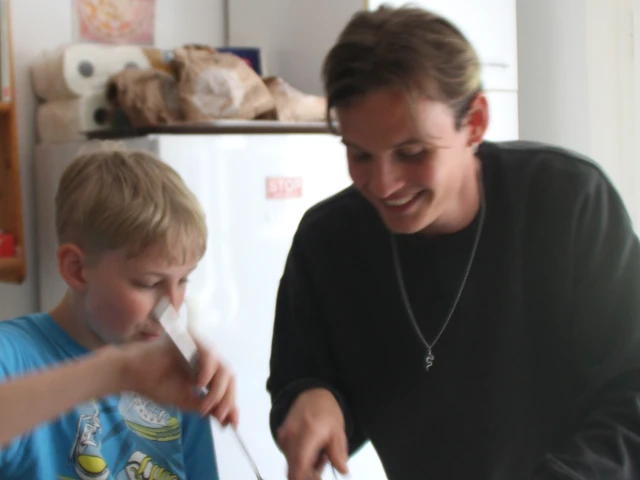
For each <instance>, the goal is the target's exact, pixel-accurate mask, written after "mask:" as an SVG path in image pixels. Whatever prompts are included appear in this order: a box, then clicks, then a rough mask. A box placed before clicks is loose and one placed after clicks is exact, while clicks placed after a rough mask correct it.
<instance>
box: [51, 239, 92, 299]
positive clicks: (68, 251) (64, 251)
mask: <svg viewBox="0 0 640 480" xmlns="http://www.w3.org/2000/svg"><path fill="white" fill-rule="evenodd" d="M86 269H87V256H86V255H85V253H84V252H83V251H82V249H81V248H80V247H78V246H77V245H74V244H73V243H65V244H63V245H60V247H58V270H59V271H60V275H61V276H62V279H63V280H64V281H65V282H66V283H67V285H69V288H71V289H73V290H75V291H78V292H82V291H84V290H85V289H86V288H87V279H86Z"/></svg>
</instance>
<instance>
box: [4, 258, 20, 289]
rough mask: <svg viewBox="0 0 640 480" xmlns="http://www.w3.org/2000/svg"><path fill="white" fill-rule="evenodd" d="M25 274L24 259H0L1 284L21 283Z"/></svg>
mask: <svg viewBox="0 0 640 480" xmlns="http://www.w3.org/2000/svg"><path fill="white" fill-rule="evenodd" d="M25 274H26V264H25V261H24V258H20V257H18V258H0V278H1V279H2V281H3V282H10V283H22V282H23V281H24V278H25Z"/></svg>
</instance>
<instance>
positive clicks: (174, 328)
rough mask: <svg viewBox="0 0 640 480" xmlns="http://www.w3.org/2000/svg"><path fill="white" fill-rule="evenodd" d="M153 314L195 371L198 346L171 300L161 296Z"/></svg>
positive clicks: (235, 431)
mask: <svg viewBox="0 0 640 480" xmlns="http://www.w3.org/2000/svg"><path fill="white" fill-rule="evenodd" d="M152 315H153V317H154V318H155V319H156V320H157V321H158V322H159V323H160V325H162V328H164V331H165V332H166V333H167V336H168V337H169V338H170V339H171V341H172V342H173V343H174V345H175V346H176V347H177V348H178V350H179V351H180V353H181V354H182V357H183V358H184V359H185V360H186V362H187V366H188V368H189V369H190V370H191V371H195V369H196V368H197V365H198V347H197V346H196V344H195V342H194V340H193V337H192V336H191V333H190V332H189V330H188V329H187V326H186V324H184V322H181V321H180V316H179V315H178V312H177V311H176V309H175V308H174V307H173V305H172V304H171V301H169V299H168V298H167V297H163V298H161V299H160V301H159V302H158V304H157V305H156V306H155V308H154V309H153V312H152ZM207 393H209V390H208V389H207V388H206V387H202V388H201V389H200V391H199V392H198V394H199V395H202V396H205V395H207ZM231 431H232V432H233V434H234V436H235V437H236V440H237V441H238V444H239V445H240V448H241V449H242V452H243V453H244V456H245V458H246V459H247V460H248V462H249V464H250V465H251V468H252V470H253V473H254V474H255V476H256V479H257V480H264V478H262V475H260V471H259V470H258V466H257V465H256V462H255V460H254V459H253V456H252V455H251V453H249V450H248V449H247V446H246V444H245V443H244V441H243V440H242V437H240V434H239V433H238V429H237V428H236V427H234V426H232V428H231Z"/></svg>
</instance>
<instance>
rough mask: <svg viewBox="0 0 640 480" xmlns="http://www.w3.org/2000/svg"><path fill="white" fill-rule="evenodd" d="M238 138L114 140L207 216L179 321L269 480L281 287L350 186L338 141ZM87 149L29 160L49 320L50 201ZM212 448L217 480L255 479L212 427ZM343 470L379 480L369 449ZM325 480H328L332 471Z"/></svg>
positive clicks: (280, 475) (228, 439) (52, 292)
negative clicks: (226, 366) (325, 210)
mask: <svg viewBox="0 0 640 480" xmlns="http://www.w3.org/2000/svg"><path fill="white" fill-rule="evenodd" d="M240 127H241V126H240ZM240 127H239V128H238V129H237V131H235V132H234V131H232V130H233V129H232V130H231V131H230V130H229V129H227V130H226V132H227V133H213V134H211V133H210V134H202V133H201V134H164V133H163V134H152V135H145V136H141V137H134V138H129V139H123V140H120V141H122V142H123V143H124V144H125V145H126V146H127V147H128V148H132V149H144V150H148V151H151V152H153V153H155V154H157V155H158V156H159V157H160V158H161V159H162V160H164V161H165V162H167V163H168V164H170V165H171V166H172V167H173V168H175V169H176V170H177V171H178V173H179V174H180V175H181V176H182V177H183V178H184V180H185V181H186V183H187V184H188V186H189V188H191V189H192V190H193V191H194V192H195V194H196V195H197V196H198V198H199V200H200V202H201V204H202V206H203V207H204V211H205V212H206V216H207V223H208V228H209V240H208V248H207V253H206V255H205V257H204V258H203V259H202V261H201V262H200V264H199V266H198V268H197V269H196V270H195V271H194V272H193V274H192V275H191V277H190V282H189V286H188V288H187V300H186V307H187V308H186V310H187V312H188V313H189V318H190V320H191V321H193V322H194V325H195V327H196V329H197V330H198V331H199V332H200V333H201V334H202V335H204V336H205V337H206V339H207V340H209V341H212V342H213V343H214V344H215V346H216V349H217V350H218V351H219V352H221V353H222V355H223V356H224V357H225V358H226V359H227V360H228V361H229V363H230V364H231V365H232V367H233V369H234V371H235V372H236V375H237V389H238V395H237V398H238V405H239V410H240V425H239V432H240V434H241V436H242V438H243V439H244V441H245V443H246V444H247V447H248V449H249V450H250V452H251V453H252V455H253V456H254V458H255V461H256V463H257V465H258V468H259V470H260V473H261V474H262V476H263V477H264V478H265V479H267V480H276V479H284V478H286V463H285V460H284V457H283V455H282V454H281V453H280V451H279V450H278V449H277V447H276V445H275V443H274V441H273V439H272V436H271V433H270V430H269V422H268V417H269V409H270V399H269V396H268V394H267V391H266V380H267V376H268V369H269V355H270V348H271V334H272V327H273V316H274V308H275V297H276V291H277V288H278V283H279V280H280V277H281V275H282V272H283V268H284V264H285V260H286V256H287V253H288V250H289V247H290V245H291V240H292V237H293V234H294V232H295V230H296V227H297V225H298V222H299V221H300V219H301V217H302V215H303V213H304V212H305V210H307V209H308V208H309V207H311V206H312V205H313V204H315V203H316V202H318V201H320V200H322V199H324V198H326V197H328V196H330V195H332V194H333V193H336V192H338V191H339V190H341V189H343V188H345V187H347V186H348V185H350V183H351V181H350V179H349V176H348V172H347V165H346V159H345V152H344V147H343V146H342V144H341V142H340V139H339V138H338V137H336V136H333V135H331V134H328V133H286V130H284V129H281V130H279V131H276V132H271V133H264V132H262V133H242V128H240ZM83 146H84V147H85V148H86V146H85V144H81V143H69V144H59V145H47V146H44V145H41V146H39V147H37V149H36V158H35V169H34V170H35V177H36V189H35V190H36V196H37V198H36V205H37V230H38V235H37V238H38V261H39V301H40V309H41V310H48V309H50V308H51V307H52V306H53V305H54V304H55V303H56V302H57V301H58V300H59V299H60V298H61V296H62V294H63V292H64V290H65V285H64V284H63V282H62V281H61V280H60V279H59V277H58V275H57V265H56V256H55V255H56V241H55V226H54V196H55V191H56V188H57V182H58V180H59V177H60V174H61V172H62V170H63V169H64V167H65V166H66V165H67V164H68V163H69V161H70V160H71V159H72V158H73V156H74V155H75V154H76V153H77V152H78V150H79V149H80V148H81V147H83ZM90 148H94V147H93V146H91V147H90ZM214 441H215V449H216V455H217V460H218V465H219V471H220V478H221V479H222V480H240V479H242V478H246V479H249V478H252V477H253V474H252V470H251V468H250V465H249V463H248V462H247V461H246V459H245V458H244V457H243V453H242V450H241V449H240V447H239V445H238V444H237V442H236V440H235V438H234V436H233V435H232V434H231V432H228V431H225V430H222V429H220V428H219V427H218V426H217V424H216V423H215V422H214ZM349 465H350V470H351V473H352V478H355V479H361V478H362V479H365V478H366V479H367V480H385V479H386V477H385V475H384V472H383V470H382V467H381V465H380V462H379V460H378V457H377V455H376V453H375V450H374V449H373V448H372V447H371V446H366V447H365V448H363V449H362V450H360V451H359V452H358V453H357V454H356V455H355V456H354V457H353V458H352V460H350V463H349ZM323 478H333V477H332V474H331V472H330V471H329V470H328V469H327V471H326V472H325V474H324V477H323Z"/></svg>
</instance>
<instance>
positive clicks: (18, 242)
mask: <svg viewBox="0 0 640 480" xmlns="http://www.w3.org/2000/svg"><path fill="white" fill-rule="evenodd" d="M10 7H11V6H10V2H9V0H7V9H8V10H10ZM7 20H8V24H9V28H8V36H9V41H8V42H7V43H6V48H7V49H8V55H7V57H5V58H8V61H9V72H10V75H9V77H10V83H11V87H10V89H9V98H11V99H15V98H16V92H15V77H14V73H13V48H12V42H11V14H10V12H8V14H7ZM0 230H2V231H4V232H5V233H8V234H11V235H13V236H14V238H15V247H16V251H17V252H20V253H19V255H20V256H19V257H16V258H0V282H6V283H22V282H23V281H24V279H25V276H26V271H27V266H26V263H27V262H26V258H25V256H24V251H25V249H24V228H23V218H22V189H21V186H20V157H19V155H18V126H17V117H16V104H15V101H7V102H0Z"/></svg>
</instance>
